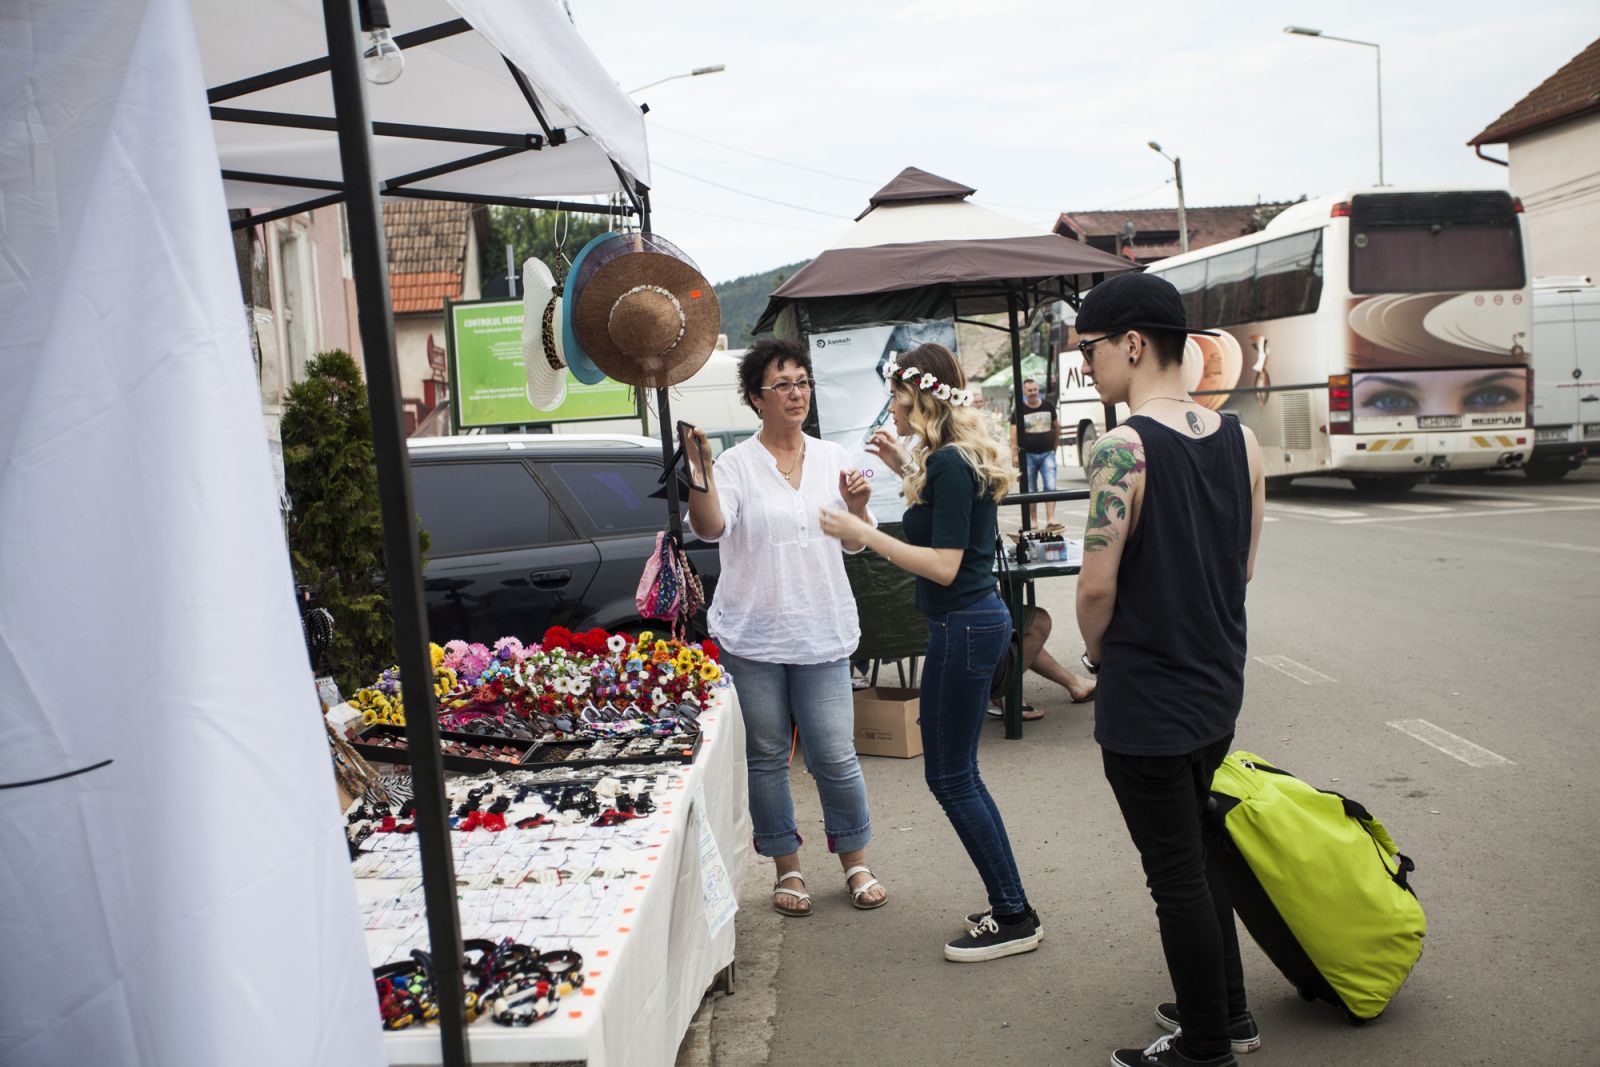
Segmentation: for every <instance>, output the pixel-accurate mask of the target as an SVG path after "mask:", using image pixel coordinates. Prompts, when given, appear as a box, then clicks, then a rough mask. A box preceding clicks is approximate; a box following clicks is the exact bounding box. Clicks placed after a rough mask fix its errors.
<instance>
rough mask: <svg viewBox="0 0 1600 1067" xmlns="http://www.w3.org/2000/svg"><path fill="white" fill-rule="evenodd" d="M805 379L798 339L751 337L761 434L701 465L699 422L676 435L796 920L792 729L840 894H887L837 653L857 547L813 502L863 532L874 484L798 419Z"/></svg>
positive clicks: (767, 839) (843, 645) (804, 402)
mask: <svg viewBox="0 0 1600 1067" xmlns="http://www.w3.org/2000/svg"><path fill="white" fill-rule="evenodd" d="M814 385H815V382H814V381H813V380H812V371H811V356H810V355H809V353H807V351H806V349H805V346H804V345H799V344H796V343H794V342H793V341H762V342H760V343H758V344H757V345H756V346H755V347H754V348H751V349H750V350H749V351H748V352H746V353H745V355H744V358H743V359H742V360H740V362H739V392H740V395H741V396H742V397H743V399H744V402H745V403H746V404H748V405H749V406H750V407H751V408H753V409H754V410H755V413H756V415H757V416H758V417H759V418H760V419H761V429H760V431H758V432H757V434H756V435H755V436H754V437H751V438H749V439H748V440H745V441H741V442H740V443H738V444H736V445H734V446H733V447H732V448H729V449H728V450H727V451H725V452H723V453H722V455H720V456H718V457H717V460H716V462H715V463H714V464H712V466H711V468H710V469H709V470H708V471H702V470H701V469H700V464H699V463H698V460H699V458H700V457H701V456H702V455H704V454H705V448H706V437H705V433H704V431H702V430H699V429H693V430H690V431H688V440H686V441H685V442H684V444H685V448H686V450H687V451H688V453H689V456H690V463H691V467H692V473H693V476H694V477H695V478H696V479H697V480H698V479H700V478H702V477H704V478H705V480H706V481H707V482H708V483H709V490H710V491H709V492H705V493H690V494H689V526H690V529H692V530H693V531H694V532H695V533H696V534H697V535H699V536H700V538H701V539H703V540H706V541H716V542H720V544H721V553H720V554H721V557H722V561H721V563H722V573H721V575H720V576H719V577H718V579H717V587H716V592H715V594H714V595H713V597H712V601H711V607H710V610H709V611H708V612H707V615H706V618H707V623H708V625H709V627H710V630H711V635H712V636H713V637H715V638H716V640H717V643H718V644H719V645H721V647H722V651H723V656H722V664H723V666H724V667H725V668H727V670H728V672H729V675H730V676H731V677H732V679H733V687H734V690H735V691H736V692H737V693H738V694H739V707H740V709H741V710H742V712H743V714H744V724H745V757H746V763H747V764H748V775H749V783H750V820H751V822H752V823H753V824H754V828H755V849H756V852H757V853H759V854H760V855H762V856H768V857H771V859H772V860H773V863H774V865H775V867H776V869H777V878H776V881H775V882H774V884H773V887H772V906H773V907H774V908H775V909H776V910H777V911H778V912H780V913H781V914H783V915H790V916H794V917H796V918H799V917H802V916H806V915H810V914H811V894H810V893H809V892H808V891H807V889H806V881H805V876H804V875H803V874H801V872H800V844H801V837H800V832H799V830H798V829H797V828H796V826H795V819H794V799H793V797H792V796H791V795H790V792H789V759H790V754H791V752H792V747H793V746H792V737H793V734H792V729H793V727H798V729H799V732H800V743H801V746H802V747H803V748H804V750H805V755H806V767H807V768H808V769H809V770H810V772H811V775H812V777H813V778H815V779H816V782H817V793H818V795H819V796H820V798H821V800H822V824H823V829H824V830H825V831H826V832H827V836H828V851H829V852H833V853H836V854H837V855H838V857H839V863H840V866H842V867H843V868H844V872H845V888H846V889H847V890H848V892H849V895H850V902H851V903H852V904H854V905H855V906H856V907H857V908H860V909H862V910H869V909H872V908H876V907H879V906H881V905H883V904H884V903H886V902H887V901H888V899H889V896H888V892H887V891H886V890H885V889H884V887H883V885H882V884H881V883H880V882H879V881H878V880H877V879H876V878H874V877H873V876H872V871H871V870H869V869H868V868H867V856H866V846H867V842H868V841H869V840H871V838H872V820H871V818H870V816H869V815H868V813H867V787H866V782H865V781H864V780H863V778H862V776H861V765H860V763H859V761H858V760H857V759H856V748H855V701H854V698H853V696H852V693H851V688H850V662H849V659H848V657H849V655H850V653H852V652H854V651H855V648H856V645H857V644H858V643H859V641H860V639H861V626H860V623H859V620H858V619H857V617H856V602H855V597H854V596H853V595H852V594H851V592H850V583H849V581H848V580H847V579H846V578H845V573H844V558H843V556H842V555H841V552H840V549H841V547H842V548H843V550H844V551H845V552H852V553H854V552H859V551H861V549H862V547H863V546H862V545H861V544H859V543H856V542H851V541H845V542H843V544H842V545H841V542H840V541H838V540H835V539H834V538H832V537H829V536H827V535H826V534H825V533H823V531H822V530H821V529H820V528H819V526H818V524H817V515H818V514H820V513H821V512H822V511H823V510H824V509H828V508H842V509H847V511H848V513H849V514H851V515H853V516H856V517H858V519H859V520H860V521H861V522H862V524H863V527H864V528H867V529H871V528H872V516H871V513H870V512H868V510H867V498H868V497H869V496H870V495H871V488H870V486H869V485H868V484H867V480H866V478H865V477H863V476H862V474H861V472H860V471H859V470H856V469H854V468H853V467H851V466H850V465H849V455H848V453H846V452H845V450H844V449H843V448H842V447H840V446H839V445H837V444H834V443H833V442H831V441H823V440H821V439H819V438H816V437H811V436H809V435H808V434H806V433H805V432H804V430H803V429H802V427H803V425H804V423H805V421H806V416H807V414H808V413H809V412H810V410H811V397H812V393H813V387H814ZM791 723H792V724H793V727H791Z"/></svg>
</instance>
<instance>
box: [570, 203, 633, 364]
mask: <svg viewBox="0 0 1600 1067" xmlns="http://www.w3.org/2000/svg"><path fill="white" fill-rule="evenodd" d="M619 236H621V235H620V234H618V233H617V232H616V231H615V230H607V231H606V232H605V233H603V234H601V235H600V236H599V237H596V238H594V239H593V240H591V241H590V242H589V243H588V244H586V245H584V246H583V247H582V248H581V249H579V251H578V254H577V256H576V257H574V258H573V260H572V267H571V269H569V270H568V271H567V280H566V282H565V283H564V291H563V294H562V316H561V343H562V350H563V352H564V353H565V355H566V360H567V367H568V369H570V370H571V371H572V376H573V377H574V378H576V379H578V381H580V382H582V383H583V384H584V385H596V384H598V383H600V382H603V381H605V378H606V372H605V371H603V370H601V369H600V368H599V367H597V366H595V365H594V362H593V361H592V360H590V359H589V356H588V354H587V353H585V352H584V350H583V346H582V345H580V344H579V343H578V335H577V333H576V332H574V329H573V321H572V306H573V305H574V304H575V303H577V300H576V299H575V298H576V296H577V291H578V290H577V286H576V282H577V280H578V272H579V271H580V270H582V269H583V265H584V263H585V262H586V261H587V260H588V258H589V253H590V252H593V251H594V250H595V249H596V248H599V247H600V246H601V245H602V244H604V243H605V242H606V241H609V240H610V239H611V238H613V237H619Z"/></svg>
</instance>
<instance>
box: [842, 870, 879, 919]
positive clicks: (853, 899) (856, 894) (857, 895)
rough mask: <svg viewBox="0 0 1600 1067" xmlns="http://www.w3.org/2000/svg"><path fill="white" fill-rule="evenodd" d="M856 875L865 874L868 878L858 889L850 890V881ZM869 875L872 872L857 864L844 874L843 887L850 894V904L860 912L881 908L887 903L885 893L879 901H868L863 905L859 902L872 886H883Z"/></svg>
mask: <svg viewBox="0 0 1600 1067" xmlns="http://www.w3.org/2000/svg"><path fill="white" fill-rule="evenodd" d="M858 874H865V875H867V876H868V878H867V880H866V881H865V882H862V883H861V885H860V886H859V887H857V888H855V889H851V888H850V879H852V878H854V877H855V876H856V875H858ZM871 875H872V872H871V871H870V870H868V869H867V868H866V867H864V866H862V865H860V864H857V865H856V866H854V867H851V868H850V869H849V870H848V871H845V872H844V887H845V889H847V890H849V892H850V903H852V904H854V905H855V906H856V907H857V908H858V909H860V910H861V911H871V910H872V909H873V908H881V907H883V906H884V905H885V904H887V903H889V895H888V894H887V893H885V894H884V895H883V897H882V898H881V899H878V900H872V901H868V902H867V903H865V904H863V903H862V902H861V898H862V897H864V896H866V895H867V893H868V892H869V891H870V890H871V889H872V887H873V886H877V885H882V884H883V883H882V882H880V881H878V880H877V879H876V878H873V877H871Z"/></svg>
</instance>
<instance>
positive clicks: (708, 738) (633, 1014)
mask: <svg viewBox="0 0 1600 1067" xmlns="http://www.w3.org/2000/svg"><path fill="white" fill-rule="evenodd" d="M700 722H701V726H702V741H701V745H700V751H699V754H698V756H697V758H696V759H695V762H694V763H692V764H689V765H686V766H683V765H670V764H668V765H662V774H663V775H665V776H666V778H667V782H666V787H665V788H664V789H662V790H661V791H660V792H659V793H657V794H655V795H656V796H657V797H658V810H657V811H656V812H655V813H654V814H652V815H650V816H649V817H647V818H644V819H639V820H636V821H635V822H634V823H632V824H630V825H629V827H628V830H629V834H630V840H631V841H633V842H635V843H636V844H639V847H636V848H630V849H628V850H626V851H611V852H607V853H606V855H605V859H604V864H605V865H606V866H608V867H613V868H618V867H620V868H626V869H627V870H628V871H629V872H631V873H630V874H628V875H627V876H626V877H624V878H620V879H618V878H612V879H608V884H607V885H606V886H604V887H601V888H599V889H596V890H595V891H594V892H587V891H588V890H589V889H590V887H589V886H582V885H580V886H571V890H572V891H571V892H570V893H569V894H568V895H570V896H572V897H574V898H583V900H582V901H579V903H582V904H583V905H584V906H585V907H588V908H592V909H595V911H594V914H593V916H592V919H593V925H594V926H595V927H597V929H595V930H594V931H593V932H592V933H591V934H589V935H588V936H579V937H571V938H563V937H555V938H551V937H541V936H538V931H539V929H540V927H539V924H540V923H546V922H550V921H551V920H550V919H549V916H550V915H552V914H555V913H556V911H557V910H558V907H565V905H559V906H557V905H551V904H547V903H545V902H547V901H552V900H556V899H558V898H559V897H560V895H561V894H560V890H559V887H558V886H552V885H530V884H529V883H526V882H525V883H523V885H522V886H519V887H518V888H516V889H501V890H499V891H498V892H499V895H498V896H497V898H496V900H497V903H496V905H495V914H494V915H493V916H490V918H491V919H494V920H502V921H488V922H485V921H483V920H484V916H483V915H481V914H479V915H474V914H473V912H474V910H475V909H474V908H473V907H472V904H473V901H472V900H471V899H470V898H471V896H472V893H473V890H472V889H470V888H468V886H469V885H470V884H471V882H472V876H471V875H470V874H467V873H465V872H464V871H463V870H462V859H461V857H462V854H463V853H462V849H461V848H459V847H458V848H457V849H456V858H457V882H458V883H459V884H462V885H463V887H464V888H463V892H462V931H461V932H462V937H463V938H464V939H471V938H487V939H489V940H499V939H500V938H503V937H511V938H513V939H516V940H521V941H523V942H524V943H532V944H534V945H536V946H537V947H538V948H540V949H541V950H545V949H551V948H568V947H570V948H573V949H575V950H577V951H578V952H581V953H582V954H583V957H584V972H585V984H584V986H583V988H581V989H578V990H574V991H573V992H572V993H571V994H570V995H569V996H568V997H566V998H564V999H563V1000H562V1001H561V1003H560V1006H559V1007H558V1009H557V1011H556V1013H555V1014H554V1015H552V1016H550V1017H549V1018H546V1019H542V1020H540V1021H539V1022H537V1023H535V1024H533V1025H532V1026H529V1027H526V1028H514V1027H505V1026H499V1025H496V1024H495V1023H493V1022H491V1021H490V1020H489V1019H487V1018H481V1019H479V1020H478V1021H476V1022H474V1023H472V1024H471V1025H470V1026H469V1027H468V1028H467V1035H468V1039H469V1042H470V1047H471V1056H472V1061H473V1062H474V1063H479V1064H483V1063H548V1062H554V1061H559V1062H573V1061H577V1062H583V1063H587V1064H590V1065H591V1067H648V1065H653V1064H661V1065H670V1064H672V1063H673V1061H674V1060H675V1059H676V1057H677V1054H678V1045H679V1043H680V1042H681V1041H682V1040H683V1035H684V1034H685V1032H687V1030H688V1027H689V1022H690V1020H691V1019H692V1018H693V1017H694V1013H695V1011H696V1010H697V1009H698V1007H699V1004H700V1001H701V998H702V996H703V995H704V994H705V991H706V989H707V988H708V987H709V986H710V985H711V983H712V982H713V980H714V979H715V978H716V976H717V974H718V972H720V971H722V970H723V969H724V968H726V967H728V966H729V965H730V964H731V963H732V962H733V955H734V923H733V921H732V916H731V911H729V910H728V909H730V908H731V907H732V906H733V904H732V901H733V900H736V899H737V896H738V882H737V879H738V876H739V872H740V871H742V870H743V869H744V867H745V862H746V859H747V858H748V850H749V848H750V840H751V832H750V815H749V806H748V804H747V796H746V779H745V759H744V721H743V718H742V717H741V715H740V713H739V706H738V698H737V697H736V696H735V694H734V690H733V688H732V686H728V687H725V688H723V689H720V690H718V691H717V693H716V696H715V698H714V699H713V701H712V703H711V705H710V706H709V707H708V708H707V709H706V711H705V712H704V713H703V714H702V715H701V718H700ZM691 809H692V810H693V813H692V816H691ZM702 820H703V822H702ZM702 825H703V826H704V827H705V828H707V829H709V832H710V833H709V836H710V839H711V840H714V841H715V847H716V852H717V853H719V854H720V856H721V860H722V866H723V868H724V869H725V870H726V872H727V875H728V878H729V879H731V880H732V881H731V886H728V887H726V888H727V891H728V892H731V894H732V900H728V901H725V902H723V903H722V905H721V906H720V907H719V906H718V903H717V902H716V901H715V900H709V901H708V899H707V894H706V892H705V890H704V885H703V883H704V878H703V868H702V863H701V853H702V851H705V850H706V849H707V847H708V845H709V842H708V841H707V840H705V839H704V838H703V836H702V832H701V827H702ZM537 833H538V831H531V830H530V831H517V830H507V831H504V833H503V835H499V836H504V837H506V838H510V839H513V840H514V839H515V838H517V837H518V836H519V835H524V834H526V835H530V836H531V835H536V834H537ZM391 836H392V835H391ZM461 836H465V835H461ZM597 836H598V835H597ZM643 841H648V842H649V843H648V844H647V845H646V844H643V843H642V842H643ZM563 875H566V876H569V879H570V872H563ZM555 880H556V876H554V875H552V876H551V881H552V882H554V881H555ZM356 884H357V887H358V892H359V895H360V897H361V899H362V901H363V910H364V912H366V913H367V915H368V918H369V926H370V923H371V922H373V921H377V920H376V919H375V918H374V915H375V912H378V911H381V909H382V907H383V905H382V904H381V903H380V902H383V901H385V900H388V899H390V898H392V897H393V896H394V889H395V885H396V882H395V880H394V879H392V878H390V879H385V878H358V879H357V880H356ZM567 884H569V885H570V880H569V882H568V883H567ZM619 885H620V890H619ZM520 894H526V897H525V899H524V900H522V901H521V903H523V904H525V905H527V906H525V907H521V908H519V907H518V904H519V900H518V896H517V895H520ZM408 899H410V898H408ZM713 913H720V915H722V916H724V917H725V918H726V921H725V922H724V923H723V924H722V925H721V927H720V929H718V930H717V932H716V933H715V934H713V933H712V930H711V926H710V922H709V921H708V919H709V918H710V916H711V915H712V914H713ZM530 918H531V919H532V920H533V925H532V926H531V927H530V925H529V923H528V920H529V919H530ZM422 923H423V919H422V918H421V916H418V917H417V918H416V919H415V924H416V926H418V927H420V926H421V925H422ZM530 929H532V930H533V931H534V933H533V936H530V935H529V931H530ZM417 936H418V935H417V931H416V927H412V926H407V927H402V928H399V929H397V928H396V927H395V926H393V925H390V926H387V927H386V928H381V929H372V928H369V930H368V933H367V940H368V948H369V951H370V953H371V956H372V962H373V964H374V965H375V966H376V965H377V964H379V963H382V962H384V961H385V960H386V959H388V958H389V957H390V956H391V955H392V954H393V953H395V952H396V951H397V948H396V945H397V944H399V943H402V942H403V941H405V940H406V939H408V938H410V939H414V938H415V937H417ZM402 958H403V957H402ZM373 1025H377V1020H376V1019H374V1020H373ZM384 1044H385V1048H386V1050H387V1053H388V1059H389V1062H390V1063H391V1064H433V1063H439V1062H440V1054H439V1030H438V1027H437V1026H424V1027H412V1028H410V1029H406V1030H399V1031H393V1032H387V1033H385V1034H384Z"/></svg>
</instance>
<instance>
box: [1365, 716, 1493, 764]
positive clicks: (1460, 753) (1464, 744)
mask: <svg viewBox="0 0 1600 1067" xmlns="http://www.w3.org/2000/svg"><path fill="white" fill-rule="evenodd" d="M1389 725H1390V726H1392V727H1394V728H1395V729H1396V730H1399V731H1400V732H1401V733H1403V734H1405V735H1406V736H1407V737H1414V738H1416V739H1417V740H1418V741H1421V742H1422V743H1423V744H1425V745H1429V746H1431V747H1433V748H1436V749H1438V750H1439V751H1440V752H1443V753H1444V754H1445V755H1446V756H1450V757H1452V758H1454V759H1458V760H1460V761H1461V762H1462V763H1465V764H1466V765H1467V766H1469V767H1496V766H1499V765H1500V764H1502V763H1511V764H1515V763H1516V761H1515V760H1508V759H1506V758H1505V757H1504V756H1502V755H1500V753H1498V752H1490V751H1489V750H1488V749H1486V748H1484V747H1483V746H1482V745H1475V744H1473V743H1472V742H1471V741H1468V740H1467V739H1466V738H1465V737H1457V736H1456V735H1455V734H1453V733H1451V732H1450V731H1449V730H1446V729H1443V728H1441V727H1438V726H1435V725H1433V723H1431V722H1429V721H1428V720H1427V719H1396V720H1395V721H1393V722H1391V723H1389Z"/></svg>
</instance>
